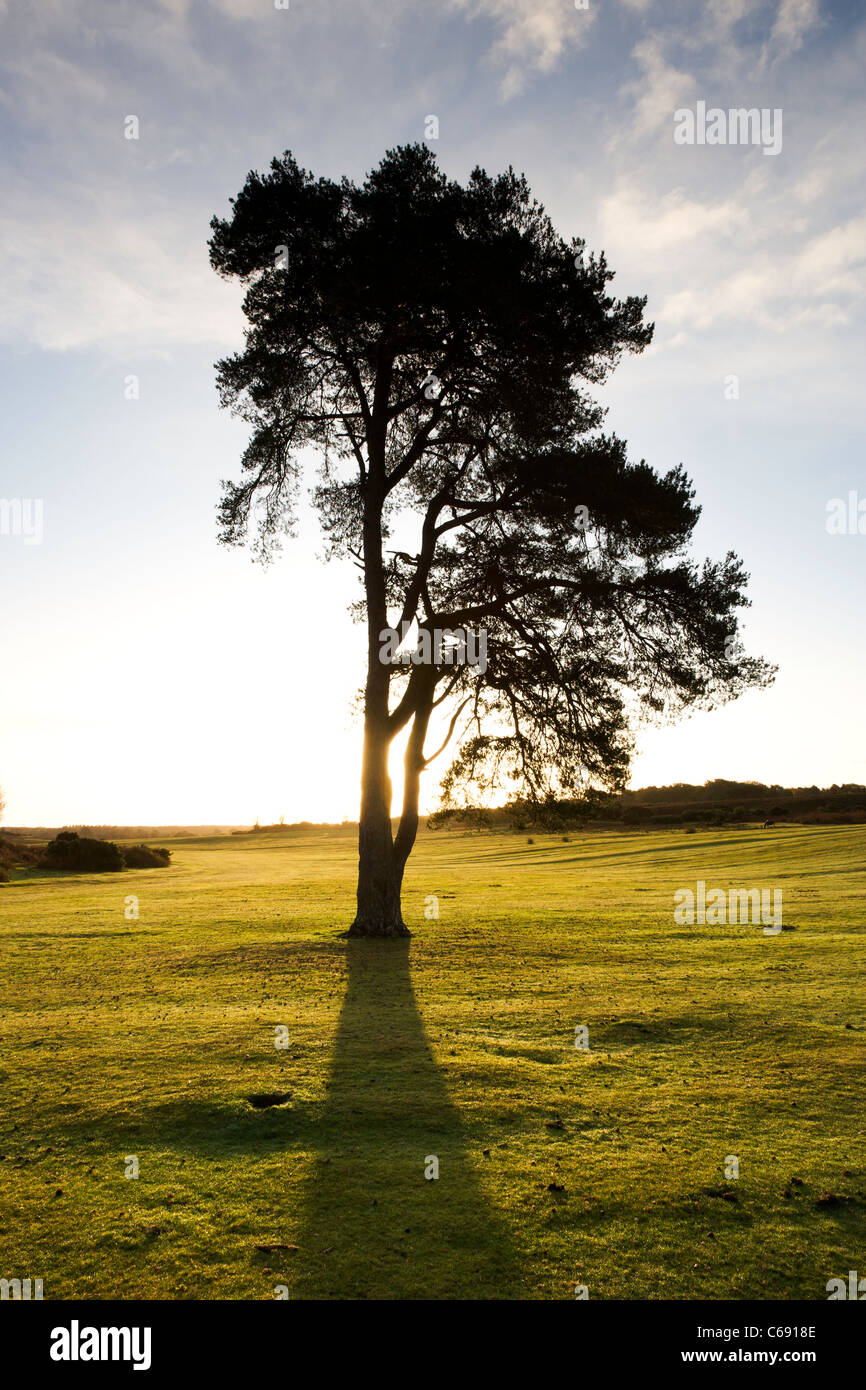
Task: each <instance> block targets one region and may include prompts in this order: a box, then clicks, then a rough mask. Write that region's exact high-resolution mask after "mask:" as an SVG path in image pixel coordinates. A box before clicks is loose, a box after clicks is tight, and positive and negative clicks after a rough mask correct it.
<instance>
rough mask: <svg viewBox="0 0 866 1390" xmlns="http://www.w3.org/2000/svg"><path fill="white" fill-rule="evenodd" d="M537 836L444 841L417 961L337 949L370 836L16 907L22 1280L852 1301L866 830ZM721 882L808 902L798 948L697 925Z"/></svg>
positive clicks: (10, 974) (6, 1129)
mask: <svg viewBox="0 0 866 1390" xmlns="http://www.w3.org/2000/svg"><path fill="white" fill-rule="evenodd" d="M534 838H535V843H534V844H529V843H527V838H526V836H525V835H522V836H521V835H505V834H495V835H494V834H491V835H487V834H485V835H461V834H454V833H443V832H439V833H432V832H428V833H425V834H422V836H421V838H420V840H419V844H418V847H417V850H416V853H415V855H414V856H413V859H412V861H411V862H410V868H409V872H408V878H407V891H406V895H405V910H406V916H407V920H408V921H409V922H410V924H411V926H412V929H413V932H414V936H413V939H412V941H411V942H410V943H408V946H407V945H406V944H402V943H365V942H348V941H346V940H344V939H342V938H341V937H340V935H339V933H340V932H342V931H343V930H344V929H345V928H346V926H347V925H348V923H349V921H350V919H351V909H352V895H353V886H354V885H353V870H354V862H355V842H354V838H353V835H352V834H350V833H348V832H346V833H341V832H337V831H335V832H332V833H325V832H315V831H310V832H308V833H304V834H291V835H284V836H276V835H259V836H245V837H234V838H229V839H209V840H197V841H192V840H187V841H173V842H167V843H170V845H171V848H172V850H173V865H172V867H171V868H170V869H168V870H147V871H138V872H128V873H124V874H116V875H112V874H103V875H86V876H79V877H57V876H55V877H50V878H45V877H42V878H39V877H30V878H27V877H20V876H19V878H18V879H17V880H16V881H14V882H13V883H11V884H8V885H6V886H3V887H0V956H2V961H0V996H2V1005H0V1013H2V1040H0V1041H2V1055H0V1105H2V1123H0V1155H2V1158H0V1277H16V1276H17V1277H20V1278H25V1277H28V1276H29V1277H31V1278H36V1277H42V1278H43V1279H44V1281H45V1283H44V1289H45V1297H46V1298H56V1299H64V1298H78V1297H88V1298H114V1297H120V1298H132V1297H148V1298H193V1299H207V1298H238V1299H249V1298H253V1299H260V1298H273V1297H274V1296H275V1292H274V1291H275V1289H278V1288H279V1286H285V1288H286V1289H287V1290H288V1294H289V1296H290V1297H292V1298H542V1299H559V1298H573V1297H574V1288H575V1285H576V1284H579V1283H580V1284H585V1285H587V1286H588V1289H589V1296H590V1297H591V1298H607V1299H609V1298H680V1299H688V1298H729V1297H734V1298H762V1299H764V1298H766V1299H784V1298H809V1299H824V1298H826V1297H827V1294H826V1291H825V1285H826V1282H827V1280H828V1279H829V1278H832V1277H835V1276H839V1275H841V1276H847V1271H848V1270H849V1269H852V1268H856V1269H858V1270H860V1272H861V1273H866V1243H864V1239H863V1234H864V1215H866V1158H864V1149H863V1139H862V1122H863V1110H864V1106H863V1102H864V1079H863V1042H864V1037H866V1006H864V886H866V880H864V871H866V827H859V826H844V827H812V828H803V829H800V828H797V827H780V828H779V829H777V830H766V831H762V830H725V831H721V832H719V831H713V832H702V833H698V834H691V835H690V834H686V833H684V832H679V831H676V832H675V831H671V832H664V833H610V834H608V833H604V832H598V831H596V832H587V833H585V834H579V835H578V834H574V835H572V836H571V837H570V839H569V840H568V841H565V840H563V838H562V837H561V836H558V835H557V836H554V835H550V836H544V835H538V834H536V835H535V837H534ZM698 879H704V880H705V881H706V882H707V885H708V887H709V886H712V887H724V888H728V887H739V886H746V887H749V886H765V887H770V888H773V887H778V888H781V889H782V890H783V895H784V913H785V923H786V926H788V927H790V928H792V929H791V930H785V931H783V932H782V933H781V934H780V935H777V936H769V937H768V936H765V935H764V934H763V932H762V931H761V929H760V927H756V926H723V927H709V926H695V927H688V926H678V925H676V924H675V923H674V920H673V894H674V891H675V889H677V888H680V887H692V888H694V886H695V882H696V880H698ZM130 894H135V895H136V896H137V897H138V899H139V917H138V920H127V918H126V917H125V915H124V908H125V899H126V898H127V896H128V895H130ZM429 895H435V896H436V897H437V898H438V905H439V918H438V920H436V919H431V920H428V919H426V918H425V915H424V911H425V902H427V900H428V898H429ZM432 906H433V905H432V904H428V910H432ZM578 1026H586V1027H588V1029H589V1050H588V1051H583V1050H581V1049H578V1048H576V1047H575V1028H576V1027H578ZM278 1027H283V1028H285V1029H286V1030H287V1034H288V1040H289V1043H288V1047H287V1048H285V1049H279V1048H277V1047H276V1046H275V1039H276V1037H277V1034H276V1032H275V1030H276V1029H277V1028H278ZM259 1093H280V1094H284V1093H290V1094H289V1098H288V1100H287V1101H286V1102H285V1103H284V1104H281V1105H279V1106H275V1107H271V1108H266V1109H256V1108H255V1107H254V1106H253V1105H251V1104H250V1102H249V1101H248V1100H247V1099H246V1098H247V1097H248V1096H250V1095H256V1094H259ZM729 1155H736V1156H737V1158H738V1160H739V1172H740V1176H739V1178H738V1179H736V1180H734V1179H730V1180H729V1179H726V1177H725V1164H726V1161H727V1158H728V1156H729ZM132 1156H135V1157H136V1158H137V1160H138V1165H139V1177H138V1178H137V1179H128V1178H126V1177H125V1176H124V1173H125V1170H126V1169H127V1168H129V1167H131V1164H129V1163H128V1162H127V1159H128V1158H130V1157H132ZM434 1156H435V1157H436V1158H437V1159H438V1164H439V1177H438V1179H436V1180H428V1179H426V1178H425V1166H428V1167H429V1166H432V1165H429V1164H428V1160H429V1159H430V1158H431V1157H434ZM552 1184H553V1185H555V1186H554V1187H553V1188H552V1187H551V1185H552ZM260 1246H288V1247H290V1248H288V1249H285V1248H276V1249H270V1250H267V1249H264V1250H263V1249H259V1248H258V1247H260ZM293 1247H297V1248H293Z"/></svg>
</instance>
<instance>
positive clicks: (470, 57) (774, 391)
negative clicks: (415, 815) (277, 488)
mask: <svg viewBox="0 0 866 1390" xmlns="http://www.w3.org/2000/svg"><path fill="white" fill-rule="evenodd" d="M864 65H866V11H864V10H863V7H862V6H861V5H860V4H859V3H854V0H588V3H587V4H586V6H585V8H578V5H576V4H575V3H573V0H439V2H438V3H430V0H428V3H417V0H416V3H409V0H377V3H375V4H373V3H372V2H371V0H351V3H349V0H289V3H288V8H279V9H278V8H277V7H276V4H275V3H274V0H209V2H208V3H205V0H132V2H131V3H130V2H129V0H77V2H76V4H75V5H70V4H68V3H67V0H39V3H38V4H36V5H34V4H32V0H0V164H2V175H0V177H2V190H3V197H2V199H0V247H2V252H0V254H2V263H3V294H2V297H0V411H2V416H0V418H2V427H0V428H2V450H0V787H2V788H3V790H4V793H5V796H6V800H7V803H8V804H7V810H6V817H5V818H6V822H7V823H8V824H11V825H62V824H136V825H139V824H141V825H146V824H159V825H163V824H215V823H227V824H249V823H252V822H253V821H254V820H255V819H256V818H257V817H258V818H259V819H260V820H261V821H262V822H263V823H266V822H272V821H275V820H277V819H278V818H279V817H280V816H285V818H286V820H288V821H292V820H300V819H308V820H343V819H355V818H356V817H357V804H358V778H359V769H360V742H361V729H360V723H359V719H358V715H357V712H356V697H357V693H358V690H359V687H360V686H361V684H362V681H363V656H364V652H363V648H364V638H363V632H362V630H361V629H360V628H359V627H358V626H356V625H355V624H353V622H352V621H351V618H350V617H349V614H348V611H347V610H348V605H349V603H350V602H352V601H353V600H355V599H356V598H357V597H358V592H357V577H356V572H355V570H354V569H353V568H352V567H351V566H348V567H347V566H344V565H342V564H339V563H336V562H329V563H325V562H324V560H323V559H322V552H323V549H324V546H323V543H322V539H321V536H320V534H319V532H318V529H317V523H316V519H315V516H314V515H313V513H312V511H311V509H310V508H308V507H305V508H304V509H303V511H302V516H301V522H300V526H299V531H298V536H297V538H296V539H295V540H290V541H287V542H286V544H285V547H284V551H283V555H282V557H281V558H280V560H279V561H278V562H277V563H276V564H274V565H272V566H271V567H270V568H269V569H267V570H262V569H261V568H260V567H258V566H256V565H254V564H253V562H252V560H251V557H250V556H249V554H246V553H244V552H243V551H234V550H227V549H224V548H221V547H220V546H218V544H217V542H216V524H215V507H216V503H217V501H218V498H219V494H220V480H221V479H222V478H230V477H236V476H237V475H238V462H239V458H240V454H241V452H242V449H243V446H244V443H245V430H244V427H243V425H242V424H240V423H239V422H237V421H234V420H232V419H231V418H230V417H229V416H228V415H227V414H226V413H225V412H222V411H220V410H219V408H218V404H217V397H216V392H215V389H214V370H213V364H214V362H215V360H216V359H217V358H219V357H221V356H223V355H225V354H226V353H229V352H231V351H233V350H235V349H236V348H238V347H239V346H240V345H241V341H242V326H243V321H242V316H241V313H240V292H239V290H238V288H237V286H236V285H232V284H227V283H225V282H223V281H221V280H220V279H219V278H218V277H217V276H216V275H215V274H214V273H213V272H212V270H211V269H210V267H209V264H208V257H207V247H206V243H207V238H208V236H209V222H210V219H211V217H212V216H213V215H214V214H217V215H220V216H225V215H226V214H227V213H228V199H229V198H230V197H231V196H234V195H235V194H236V193H237V192H238V191H239V189H240V188H241V186H242V184H243V182H244V179H245V177H246V174H247V172H248V170H250V169H252V168H256V169H260V170H264V169H266V167H267V165H268V164H269V162H270V160H271V158H272V157H273V156H274V155H275V154H279V153H281V152H282V151H283V150H286V149H289V150H291V151H292V152H293V153H294V155H295V156H296V158H297V159H298V161H299V163H300V164H301V165H303V166H304V167H306V168H308V169H310V170H312V172H313V173H314V174H316V175H317V176H318V175H326V176H328V177H331V178H337V177H339V176H341V175H342V174H347V175H349V176H350V177H352V178H354V179H356V180H359V179H362V178H363V176H364V175H365V173H366V172H367V171H368V170H369V169H370V168H372V167H374V166H375V165H376V164H377V163H378V162H379V160H380V159H381V157H382V154H383V153H384V151H385V150H386V149H388V148H392V147H394V146H395V145H398V144H403V143H407V142H410V141H415V140H423V139H424V138H425V131H429V130H430V129H431V128H432V127H431V123H430V122H429V121H428V117H430V116H431V115H435V116H436V117H437V119H438V137H437V138H436V139H431V140H430V143H431V145H432V147H433V148H434V150H435V152H436V154H437V156H438V158H439V160H440V163H441V165H442V168H443V169H444V170H445V172H446V173H447V174H448V175H449V176H451V177H454V178H458V179H465V177H466V176H467V174H468V173H469V171H470V170H471V169H472V168H473V167H474V166H475V165H477V164H480V165H482V166H484V167H485V168H487V169H488V170H489V171H490V172H491V173H494V172H497V171H499V170H501V169H504V168H506V167H507V166H508V165H512V166H514V167H515V168H516V169H517V170H519V171H522V172H524V173H525V174H526V176H527V178H528V180H529V183H530V186H531V188H532V190H533V192H534V194H535V195H536V196H537V197H538V198H539V199H540V200H541V202H542V203H543V204H544V205H545V207H546V209H547V211H548V212H549V213H550V215H551V217H552V218H553V220H554V223H555V225H556V226H557V229H558V230H559V231H560V233H561V234H562V235H563V236H566V237H572V236H581V237H584V238H585V239H586V242H587V247H588V249H590V250H596V251H598V250H602V249H603V250H604V251H605V252H606V254H607V257H608V261H609V264H610V267H611V268H612V269H613V270H614V271H615V272H616V279H615V281H614V286H613V288H614V291H615V292H616V293H617V294H619V295H620V296H625V295H628V294H641V295H643V294H646V295H647V296H648V305H647V311H646V313H647V317H648V319H650V320H652V321H654V322H655V324H656V333H655V340H654V342H653V344H652V346H651V348H650V349H648V350H647V351H646V352H645V353H643V354H642V355H640V356H637V357H633V358H628V359H626V360H625V361H624V363H623V364H622V365H621V366H620V367H619V368H618V370H617V371H616V372H615V374H614V375H613V376H612V377H611V378H610V380H609V382H608V383H607V384H606V385H605V387H604V388H603V389H602V390H601V392H600V396H601V399H602V400H603V402H604V404H605V405H606V406H608V407H609V415H608V420H607V424H608V427H609V428H611V429H613V430H615V431H616V433H618V434H620V435H622V436H624V437H625V438H626V439H627V440H628V441H629V449H630V456H631V457H632V458H633V459H635V460H637V459H640V458H644V459H646V460H647V462H648V463H650V464H652V466H653V467H655V468H657V469H659V470H661V471H666V470H667V469H668V468H671V467H673V466H675V465H677V464H678V463H683V464H684V466H685V468H686V470H687V472H688V473H689V474H690V476H691V477H692V479H693V481H694V484H695V486H696V489H697V496H698V501H699V502H700V503H701V505H702V507H703V513H702V517H701V520H700V522H699V524H698V527H697V529H696V532H695V538H694V553H695V555H696V557H697V558H703V556H704V555H708V556H712V557H715V558H719V557H721V556H722V555H724V554H725V552H726V551H728V550H729V549H734V550H735V551H736V552H737V553H738V554H739V555H740V556H741V558H742V560H743V562H744V564H745V567H746V569H747V570H748V571H749V573H750V575H751V581H750V596H751V599H752V608H751V609H750V610H749V611H748V613H747V614H746V618H745V635H746V645H747V647H748V649H749V650H751V651H753V652H755V653H756V654H761V655H763V656H765V657H766V658H768V659H769V660H771V661H773V662H775V663H777V664H778V666H779V675H778V677H777V680H776V683H775V686H774V687H773V689H772V690H770V691H752V692H750V693H749V694H747V695H746V696H744V697H742V698H741V699H740V700H739V701H737V702H735V703H733V704H731V705H728V706H726V707H724V708H723V709H721V710H717V711H714V712H712V713H704V714H700V715H696V716H694V717H692V718H690V719H686V720H685V721H682V722H680V723H678V724H676V725H674V726H671V727H666V728H664V729H646V730H642V731H640V732H639V734H638V743H637V747H638V754H637V757H636V760H635V764H634V768H633V776H632V785H634V786H643V785H648V784H653V783H654V784H662V783H670V782H675V781H688V782H703V781H705V780H706V779H707V778H711V777H729V778H742V779H757V780H760V781H765V782H770V783H780V784H783V785H812V784H817V785H819V786H824V785H829V784H831V783H833V782H837V783H843V782H851V781H854V782H866V745H864V738H863V716H862V691H863V689H864V685H866V662H864V623H863V594H864V585H863V575H864V559H866V534H860V533H859V532H858V530H857V525H856V510H857V506H858V505H859V501H860V499H866V466H864V426H863V398H864V354H863V325H864V296H866V209H864V199H863V194H864V186H863V167H864V160H863V155H862V133H863V130H864V129H866V111H864V107H866V89H864V84H863V79H862V74H863V70H864ZM699 103H705V107H701V106H700V105H699ZM740 107H746V108H752V107H754V108H757V109H758V110H759V111H764V112H766V117H765V121H766V127H765V130H766V139H764V138H763V137H761V135H760V132H756V136H757V142H755V143H750V142H746V143H734V142H733V141H727V140H726V141H725V142H724V143H721V142H720V140H719V139H718V138H717V137H718V136H719V134H720V131H721V133H723V134H725V133H726V132H727V112H728V110H731V109H733V108H740ZM713 110H720V111H721V112H723V113H724V119H723V121H722V124H721V125H720V123H719V120H718V119H717V118H716V117H708V119H710V120H711V123H712V131H711V138H710V139H709V140H708V141H707V142H706V143H697V140H696V141H695V143H679V142H678V140H677V139H675V133H676V132H677V131H678V130H679V131H680V132H682V130H683V129H684V128H685V125H686V118H685V117H684V116H682V115H680V116H679V117H678V116H677V114H676V113H677V112H680V113H682V112H683V111H691V112H692V113H694V123H695V130H696V131H697V129H698V126H699V125H701V119H699V118H700V115H701V112H702V111H707V112H711V111H713ZM773 113H776V114H775V115H774V114H773ZM778 113H781V115H779V114H778ZM131 117H135V121H134V122H133V121H131V120H130V118H131ZM722 125H724V130H722ZM703 129H704V127H703V126H702V127H701V133H703ZM132 132H134V133H135V134H136V135H137V137H138V138H136V139H133V138H128V136H129V134H130V133H132ZM733 133H734V132H733V130H732V131H731V134H733ZM776 146H778V148H776ZM312 463H313V461H312V460H311V464H312ZM310 478H311V480H312V471H311V472H310ZM849 494H854V497H853V510H854V515H855V525H854V526H853V527H850V526H849V527H848V531H847V533H843V534H835V533H831V531H828V506H830V507H832V503H833V500H834V499H837V498H842V499H845V501H846V510H847V503H848V499H849ZM4 501H5V502H6V503H7V504H8V505H7V507H6V509H5V512H4V511H3V503H4ZM13 504H15V505H13ZM19 504H20V506H19ZM16 506H19V510H18V511H17V512H16V509H15V508H16ZM864 512H866V506H864ZM863 528H864V532H866V519H864V521H863ZM445 762H447V757H446V758H444V759H442V760H440V763H441V764H444V763H445ZM437 766H439V765H437ZM441 770H442V771H444V766H442V767H441ZM428 781H429V782H430V785H429V786H428V787H427V788H426V791H425V796H424V805H425V808H426V809H432V808H433V807H434V806H435V803H436V786H435V775H433V776H431V777H429V778H428ZM395 784H396V788H397V790H398V791H399V766H398V765H397V764H395Z"/></svg>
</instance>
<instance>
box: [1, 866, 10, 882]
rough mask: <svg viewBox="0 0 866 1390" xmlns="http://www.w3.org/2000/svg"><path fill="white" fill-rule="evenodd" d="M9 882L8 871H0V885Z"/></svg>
mask: <svg viewBox="0 0 866 1390" xmlns="http://www.w3.org/2000/svg"><path fill="white" fill-rule="evenodd" d="M8 882H9V875H8V874H7V872H6V870H5V869H0V883H8Z"/></svg>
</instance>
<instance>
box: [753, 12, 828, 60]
mask: <svg viewBox="0 0 866 1390" xmlns="http://www.w3.org/2000/svg"><path fill="white" fill-rule="evenodd" d="M820 22H821V16H820V6H819V0H781V3H780V5H779V9H778V12H777V14H776V18H775V21H774V23H773V28H772V31H771V33H770V39H769V42H768V43H767V44H766V45H765V47H764V50H763V53H762V55H761V66H762V67H763V66H765V65H766V64H767V63H770V64H772V63H778V62H783V61H784V60H785V59H786V58H790V57H791V55H792V54H793V53H796V52H797V50H798V49H800V48H802V46H803V42H804V40H805V38H806V35H807V34H808V33H809V32H810V31H811V30H812V29H815V28H816V27H817V26H818V24H819V23H820Z"/></svg>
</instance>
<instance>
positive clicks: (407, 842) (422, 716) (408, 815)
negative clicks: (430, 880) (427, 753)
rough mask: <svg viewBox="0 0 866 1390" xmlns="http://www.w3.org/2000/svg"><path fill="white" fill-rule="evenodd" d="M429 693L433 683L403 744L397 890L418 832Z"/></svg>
mask: <svg viewBox="0 0 866 1390" xmlns="http://www.w3.org/2000/svg"><path fill="white" fill-rule="evenodd" d="M432 692H433V684H432V683H431V686H430V692H429V697H428V698H426V699H425V700H424V702H423V703H421V704H419V707H418V709H417V710H416V712H415V717H414V718H413V720H412V727H411V729H410V730H409V740H408V742H407V744H406V756H405V759H404V763H403V766H404V779H403V811H402V814H401V816H400V824H399V826H398V828H397V837H396V839H395V841H394V861H395V866H396V874H397V888H398V891H400V890H402V887H403V870H404V869H405V867H406V860H407V859H408V858H409V855H410V854H411V853H412V847H413V845H414V844H415V836H416V835H417V834H418V798H419V795H420V791H421V773H422V772H423V771H424V740H425V738H426V737H427V725H428V724H429V722H430V713H431V710H432V699H433V693H432Z"/></svg>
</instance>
